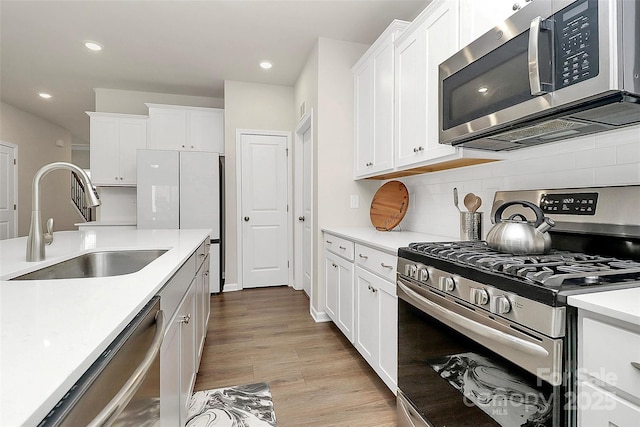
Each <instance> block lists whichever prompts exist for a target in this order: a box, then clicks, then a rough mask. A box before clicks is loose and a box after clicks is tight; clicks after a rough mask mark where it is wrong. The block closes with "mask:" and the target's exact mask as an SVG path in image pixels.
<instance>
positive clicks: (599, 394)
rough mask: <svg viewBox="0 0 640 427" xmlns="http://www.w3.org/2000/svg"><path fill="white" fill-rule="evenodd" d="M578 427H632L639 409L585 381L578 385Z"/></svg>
mask: <svg viewBox="0 0 640 427" xmlns="http://www.w3.org/2000/svg"><path fill="white" fill-rule="evenodd" d="M575 405H576V406H577V407H578V425H579V426H581V427H611V426H619V427H633V426H637V425H638V420H640V407H638V406H636V405H634V404H633V403H630V402H628V401H626V400H624V399H622V398H620V397H619V396H616V395H615V394H612V393H609V392H607V391H604V390H602V389H600V388H599V387H596V386H594V385H593V384H590V383H588V382H586V381H582V382H580V384H579V385H578V396H577V401H576V402H575Z"/></svg>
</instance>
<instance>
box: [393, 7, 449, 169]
mask: <svg viewBox="0 0 640 427" xmlns="http://www.w3.org/2000/svg"><path fill="white" fill-rule="evenodd" d="M457 50H458V2H457V1H436V2H434V3H432V4H431V5H430V6H429V7H427V9H425V11H424V12H422V13H421V14H420V16H418V18H416V20H415V21H414V22H413V23H412V24H411V26H410V27H409V28H408V29H407V30H406V31H405V33H404V34H402V35H401V36H400V37H399V38H398V40H397V42H396V75H395V79H396V80H395V82H396V94H397V99H396V110H395V115H396V138H395V141H396V150H395V164H396V167H403V166H410V165H411V166H413V165H415V164H418V163H421V162H424V161H433V160H434V159H438V158H441V157H444V156H449V155H453V154H455V153H456V150H457V149H456V148H453V147H451V146H449V145H442V144H439V143H438V66H439V65H440V63H441V62H442V61H444V60H445V59H447V58H448V57H449V56H451V55H453V54H454V53H455V52H457Z"/></svg>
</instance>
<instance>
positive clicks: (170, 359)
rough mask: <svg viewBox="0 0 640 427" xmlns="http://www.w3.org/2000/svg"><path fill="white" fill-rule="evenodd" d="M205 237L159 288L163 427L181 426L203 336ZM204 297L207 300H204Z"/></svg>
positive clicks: (192, 385)
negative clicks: (162, 322) (162, 324)
mask: <svg viewBox="0 0 640 427" xmlns="http://www.w3.org/2000/svg"><path fill="white" fill-rule="evenodd" d="M208 241H209V240H208V238H207V240H206V241H205V242H206V243H204V242H203V243H202V245H201V246H200V247H199V248H198V250H197V251H196V252H194V253H193V254H192V255H191V257H189V259H188V260H187V261H186V262H185V263H184V264H183V265H182V267H180V269H179V270H178V271H177V272H176V274H174V276H173V277H172V278H171V279H170V280H169V281H168V282H167V284H166V285H165V286H164V287H163V288H162V289H161V290H160V292H159V295H160V307H161V309H162V310H163V311H164V313H165V319H166V321H167V327H166V330H165V335H164V340H163V342H162V346H161V348H160V418H161V426H162V427H175V426H183V425H185V422H186V415H187V405H188V404H189V399H190V398H191V393H192V392H193V387H194V385H195V380H196V372H197V370H198V365H199V364H200V355H201V351H202V344H203V343H204V339H205V336H206V332H207V331H206V326H205V318H207V319H208V312H209V310H208V305H209V292H208V285H207V287H206V289H207V292H206V293H203V289H205V287H204V286H205V285H204V284H203V282H205V281H206V276H205V273H207V272H208V269H209V263H208V262H203V261H204V260H207V261H208V258H207V251H208V248H209V245H208V244H207V243H208ZM205 299H206V302H205Z"/></svg>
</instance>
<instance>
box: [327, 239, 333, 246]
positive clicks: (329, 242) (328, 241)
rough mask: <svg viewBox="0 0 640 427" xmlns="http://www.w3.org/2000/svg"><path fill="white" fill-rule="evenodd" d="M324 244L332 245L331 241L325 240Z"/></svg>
mask: <svg viewBox="0 0 640 427" xmlns="http://www.w3.org/2000/svg"><path fill="white" fill-rule="evenodd" d="M325 242H327V243H328V244H330V245H333V242H332V241H331V240H325Z"/></svg>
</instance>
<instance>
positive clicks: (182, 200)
mask: <svg viewBox="0 0 640 427" xmlns="http://www.w3.org/2000/svg"><path fill="white" fill-rule="evenodd" d="M222 159H223V158H222ZM137 163H138V164H137V186H138V189H137V208H136V209H137V222H138V228H140V229H154V228H155V229H158V228H209V229H211V248H210V252H209V262H210V270H209V283H210V284H209V289H210V292H211V293H218V292H220V291H221V283H223V282H222V277H223V268H221V267H220V266H221V265H222V264H221V263H222V262H223V260H224V258H223V256H222V252H223V249H222V238H221V232H220V230H221V229H222V215H221V212H222V206H223V200H222V197H221V185H222V183H223V180H224V179H223V177H224V171H223V170H221V165H223V164H224V162H223V161H222V162H221V157H220V155H219V154H218V153H210V152H203V151H168V150H138V152H137Z"/></svg>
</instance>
